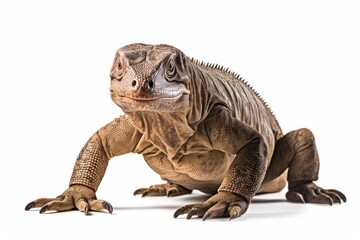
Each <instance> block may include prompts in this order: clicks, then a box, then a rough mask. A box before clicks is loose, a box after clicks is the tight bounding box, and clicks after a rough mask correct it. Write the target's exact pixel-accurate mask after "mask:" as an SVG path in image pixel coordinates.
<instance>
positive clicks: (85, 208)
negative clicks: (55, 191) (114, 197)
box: [25, 185, 113, 215]
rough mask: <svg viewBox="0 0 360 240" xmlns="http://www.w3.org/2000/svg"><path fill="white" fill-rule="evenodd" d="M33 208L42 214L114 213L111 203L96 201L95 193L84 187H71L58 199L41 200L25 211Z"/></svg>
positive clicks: (30, 204)
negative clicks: (47, 212)
mask: <svg viewBox="0 0 360 240" xmlns="http://www.w3.org/2000/svg"><path fill="white" fill-rule="evenodd" d="M32 208H40V213H44V212H46V211H56V212H62V211H68V210H72V209H78V210H79V211H81V212H84V213H85V215H87V214H88V213H89V211H101V210H103V209H106V210H107V211H108V212H109V213H112V211H113V207H112V206H111V204H110V203H108V202H106V201H104V200H98V199H96V195H95V192H94V191H93V190H92V189H90V188H88V187H85V186H82V185H74V186H71V187H69V188H68V189H67V190H66V191H65V192H64V193H63V194H61V195H60V196H58V197H56V198H39V199H36V200H35V201H33V202H30V203H29V204H27V205H26V207H25V210H26V211H28V210H30V209H32Z"/></svg>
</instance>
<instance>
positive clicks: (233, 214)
mask: <svg viewBox="0 0 360 240" xmlns="http://www.w3.org/2000/svg"><path fill="white" fill-rule="evenodd" d="M240 216H241V208H240V207H239V206H234V207H232V208H231V209H230V218H229V221H231V220H233V219H235V218H238V217H240Z"/></svg>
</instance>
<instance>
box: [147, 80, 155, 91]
mask: <svg viewBox="0 0 360 240" xmlns="http://www.w3.org/2000/svg"><path fill="white" fill-rule="evenodd" d="M148 87H149V89H152V88H153V87H154V81H153V80H149V81H148Z"/></svg>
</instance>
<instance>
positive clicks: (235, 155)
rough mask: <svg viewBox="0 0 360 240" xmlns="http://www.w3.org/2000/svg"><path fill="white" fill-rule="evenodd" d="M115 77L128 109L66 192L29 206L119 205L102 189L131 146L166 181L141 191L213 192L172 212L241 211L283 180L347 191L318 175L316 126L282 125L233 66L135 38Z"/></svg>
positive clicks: (296, 196) (211, 214) (330, 197)
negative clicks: (113, 163)
mask: <svg viewBox="0 0 360 240" xmlns="http://www.w3.org/2000/svg"><path fill="white" fill-rule="evenodd" d="M110 77H111V85H110V94H111V98H112V100H113V101H114V103H115V104H116V105H118V106H119V107H120V108H121V109H122V110H123V112H124V113H125V114H124V115H121V116H120V117H118V118H116V119H115V120H113V121H112V122H110V123H109V124H107V125H106V126H104V127H102V128H101V129H100V130H98V131H97V132H96V133H95V134H94V135H92V137H91V138H90V139H89V140H88V142H87V143H86V144H85V146H84V147H83V149H82V150H81V152H80V154H79V156H78V158H77V160H76V163H75V167H74V170H73V173H72V176H71V180H70V185H69V188H68V189H67V190H66V191H65V192H64V193H62V194H61V195H60V196H58V197H56V198H40V199H37V200H35V201H32V202H30V203H29V204H28V205H27V206H26V207H25V210H29V209H31V208H38V207H40V208H41V209H40V213H44V212H46V211H50V210H52V211H58V212H60V211H66V210H70V209H78V210H80V211H82V212H84V213H85V214H88V212H89V211H101V210H102V209H106V210H107V211H109V212H110V213H112V211H113V208H112V206H111V204H110V203H108V202H107V201H104V200H98V199H97V197H96V195H95V192H96V190H97V189H98V187H99V184H100V182H101V179H102V178H103V176H104V174H105V170H106V168H107V165H108V161H109V159H110V158H112V157H115V156H119V155H123V154H126V153H130V152H134V153H140V154H143V157H144V159H145V161H146V163H147V164H148V165H149V166H150V167H151V168H152V169H153V170H154V171H155V172H157V173H158V174H159V175H160V176H161V178H162V179H163V180H165V181H166V183H164V184H159V185H152V186H150V187H149V188H141V189H138V190H136V191H135V192H134V194H135V195H137V194H141V195H142V196H179V195H183V194H189V193H191V192H192V190H194V189H197V190H199V191H201V192H204V193H207V194H211V197H210V198H209V199H208V200H207V201H205V202H204V203H195V204H190V205H186V206H184V207H182V208H179V209H178V210H177V211H176V212H175V213H174V217H175V218H176V217H178V216H179V215H182V214H187V218H188V219H189V218H191V217H192V216H198V217H201V218H202V219H203V220H206V219H207V218H218V217H229V218H230V219H233V218H237V217H240V216H241V215H243V214H244V213H245V212H246V211H247V209H248V207H249V204H250V202H251V200H252V199H253V197H254V195H255V194H256V193H271V192H278V191H280V190H281V189H283V188H284V187H285V185H286V181H288V192H287V193H286V198H287V199H288V200H290V201H294V202H300V203H304V202H309V203H321V204H330V205H332V204H333V203H341V201H344V202H345V201H346V197H345V195H344V194H343V193H341V192H340V191H338V190H334V189H330V190H326V189H323V188H321V187H319V186H317V185H316V184H315V183H313V181H316V180H317V179H318V172H319V157H318V152H317V149H316V145H315V139H314V136H313V134H312V132H311V131H310V130H308V129H305V128H303V129H299V130H295V131H292V132H289V133H287V134H285V135H284V134H283V133H282V130H281V128H280V126H279V123H278V121H277V120H276V118H275V116H274V115H273V113H272V112H271V110H270V109H269V107H268V106H267V104H266V103H265V102H264V101H263V99H262V98H261V97H260V96H259V95H258V94H257V93H256V92H255V91H254V90H253V89H252V87H250V86H249V85H248V84H247V83H246V82H245V81H243V80H242V78H241V77H239V75H237V74H235V73H234V72H232V71H230V70H228V69H224V68H223V67H221V66H219V65H214V64H208V63H203V62H199V61H197V60H194V59H191V58H189V57H187V56H186V55H185V54H184V53H183V52H181V51H180V50H179V49H177V48H175V47H172V46H169V45H147V44H140V43H135V44H130V45H127V46H124V47H122V48H120V49H119V50H118V51H117V52H116V55H115V60H114V64H113V66H112V68H111V71H110Z"/></svg>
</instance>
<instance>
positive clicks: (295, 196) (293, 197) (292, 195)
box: [286, 191, 305, 203]
mask: <svg viewBox="0 0 360 240" xmlns="http://www.w3.org/2000/svg"><path fill="white" fill-rule="evenodd" d="M286 199H287V200H289V201H292V202H300V203H305V200H304V198H303V196H302V195H301V194H300V193H298V192H295V191H289V192H287V193H286Z"/></svg>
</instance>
